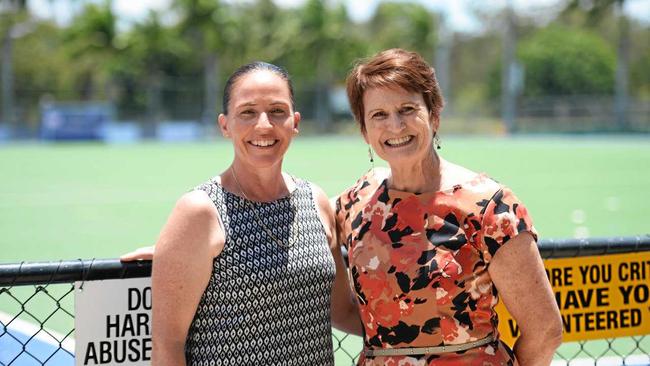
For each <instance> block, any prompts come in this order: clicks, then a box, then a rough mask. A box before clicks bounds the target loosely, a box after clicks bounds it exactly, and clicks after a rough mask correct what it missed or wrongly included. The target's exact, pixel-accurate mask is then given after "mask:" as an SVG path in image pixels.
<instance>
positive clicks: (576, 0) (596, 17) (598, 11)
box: [564, 0, 630, 130]
mask: <svg viewBox="0 0 650 366" xmlns="http://www.w3.org/2000/svg"><path fill="white" fill-rule="evenodd" d="M624 4H625V0H591V1H587V2H585V1H580V0H570V1H569V3H568V4H567V7H566V9H565V11H564V12H565V13H571V12H575V11H576V10H577V9H580V8H582V9H586V11H587V24H588V25H591V26H594V25H597V24H599V23H600V22H601V21H602V20H603V19H604V18H605V17H606V16H607V14H609V13H612V12H615V13H616V17H617V18H618V19H617V28H618V41H617V47H616V74H615V75H616V84H615V85H616V87H615V98H616V107H615V109H616V119H617V124H618V126H619V128H620V129H621V130H624V129H626V128H627V124H628V120H627V119H628V116H627V115H628V113H627V107H628V99H629V95H628V94H629V74H630V70H629V69H630V68H629V64H630V22H629V19H628V18H627V16H626V15H625V13H624V12H623V5H624Z"/></svg>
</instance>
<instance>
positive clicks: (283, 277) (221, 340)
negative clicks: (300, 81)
mask: <svg viewBox="0 0 650 366" xmlns="http://www.w3.org/2000/svg"><path fill="white" fill-rule="evenodd" d="M299 122H300V114H299V113H298V112H296V111H295V108H294V97H293V88H292V86H291V81H290V79H289V76H288V75H287V73H286V71H284V69H282V68H280V67H278V66H275V65H271V64H267V63H263V62H255V63H251V64H248V65H244V66H242V67H241V68H239V69H238V70H237V71H235V72H234V73H233V74H232V75H231V77H230V78H229V79H228V82H227V83H226V86H225V91H224V100H223V114H221V115H219V120H218V123H219V127H220V129H221V132H222V134H223V135H224V136H225V137H226V138H228V139H230V140H231V141H232V143H233V147H234V159H233V161H232V164H231V165H230V167H229V168H228V169H226V170H225V171H224V172H223V173H221V174H220V175H218V176H216V177H214V178H212V179H210V180H209V181H207V182H205V183H203V184H201V185H199V186H198V187H197V188H196V189H195V190H193V191H191V192H189V193H187V194H185V195H184V196H183V197H181V199H180V200H179V201H178V203H177V204H176V207H175V208H174V210H173V211H172V213H171V215H170V217H169V219H168V221H167V223H166V224H165V226H164V227H163V229H162V232H161V234H160V237H159V239H158V241H157V243H156V246H155V257H156V258H155V261H154V262H153V270H152V296H153V298H152V301H153V309H152V312H153V314H152V331H153V334H152V338H153V350H152V352H153V354H152V364H154V365H157V366H159V365H174V366H178V365H185V364H187V365H215V364H217V365H237V366H239V365H248V364H258V365H296V366H303V365H333V364H334V360H333V351H332V334H331V326H332V323H333V325H334V326H336V327H338V328H340V329H342V330H345V331H354V332H359V331H360V325H359V322H358V316H357V312H356V310H355V308H354V306H353V301H352V300H351V299H352V296H351V294H350V290H349V286H348V283H347V280H346V274H345V267H344V265H343V262H342V257H341V252H340V248H339V247H338V245H336V242H335V240H336V233H335V224H334V214H333V211H332V209H331V207H330V205H329V201H328V199H327V197H326V196H325V194H324V193H323V191H322V190H321V189H320V188H318V187H316V186H315V185H313V184H311V183H309V182H307V181H304V180H301V179H299V178H296V177H293V176H291V175H288V174H286V173H283V172H282V161H283V157H284V154H285V152H286V151H287V148H288V147H289V144H290V142H291V140H292V139H293V137H294V136H295V135H296V134H297V133H298V124H299ZM152 255H153V250H152V249H145V250H140V251H136V252H133V253H131V254H129V255H126V256H124V258H123V259H126V260H128V259H134V258H139V257H151V256H152ZM331 299H333V300H334V301H332V302H331ZM330 310H331V315H332V318H331V319H332V322H330Z"/></svg>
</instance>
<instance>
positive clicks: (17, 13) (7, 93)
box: [0, 0, 27, 123]
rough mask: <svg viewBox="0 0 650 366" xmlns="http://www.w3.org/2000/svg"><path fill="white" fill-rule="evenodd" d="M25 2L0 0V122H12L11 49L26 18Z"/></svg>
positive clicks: (12, 76)
mask: <svg viewBox="0 0 650 366" xmlns="http://www.w3.org/2000/svg"><path fill="white" fill-rule="evenodd" d="M26 7H27V2H26V0H0V48H1V50H0V59H1V60H0V80H1V82H2V87H1V88H0V89H1V90H0V91H1V93H2V116H1V117H0V118H1V119H0V122H2V121H4V122H6V123H12V122H13V121H14V117H15V116H14V109H13V105H14V85H13V78H14V72H13V48H14V45H13V43H14V39H16V38H19V37H20V33H22V31H21V30H20V27H21V26H23V27H25V26H26V25H27V23H22V21H24V19H25V18H26V14H25V9H26Z"/></svg>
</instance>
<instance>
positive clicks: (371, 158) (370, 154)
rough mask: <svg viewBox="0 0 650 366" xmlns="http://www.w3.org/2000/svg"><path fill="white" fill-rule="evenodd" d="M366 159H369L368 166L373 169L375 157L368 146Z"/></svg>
mask: <svg viewBox="0 0 650 366" xmlns="http://www.w3.org/2000/svg"><path fill="white" fill-rule="evenodd" d="M368 158H369V159H370V165H372V168H373V169H374V168H375V156H374V155H373V154H372V148H371V147H370V145H368Z"/></svg>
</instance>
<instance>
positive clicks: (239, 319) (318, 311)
mask: <svg viewBox="0 0 650 366" xmlns="http://www.w3.org/2000/svg"><path fill="white" fill-rule="evenodd" d="M296 185H297V188H296V189H295V190H294V191H293V192H292V193H291V194H290V195H289V196H287V197H284V198H281V199H279V200H277V201H273V202H268V203H259V202H253V201H248V202H247V200H246V199H244V198H242V197H239V196H237V195H235V194H233V193H230V192H228V191H226V190H225V189H224V188H223V186H222V185H221V184H219V183H218V181H217V180H216V179H215V178H213V179H211V180H210V181H208V182H206V183H204V184H202V185H200V186H199V187H197V189H200V190H203V191H205V192H206V193H207V194H208V195H209V196H210V198H211V199H212V201H213V202H214V204H215V205H216V207H217V211H218V212H219V216H220V217H221V221H222V224H223V227H224V229H225V230H224V232H225V237H226V240H225V245H224V248H223V251H222V252H221V254H219V255H218V256H217V257H216V258H215V259H214V265H213V268H212V275H211V277H210V281H209V283H208V286H207V287H206V289H205V291H204V293H203V296H202V297H201V301H200V302H199V305H198V307H197V310H196V314H195V315H194V320H193V321H192V324H191V325H190V329H189V333H188V335H187V339H186V344H185V358H186V360H187V364H188V365H223V366H228V365H237V366H240V365H287V366H290V365H296V366H304V365H334V359H333V351H332V329H331V323H330V297H331V288H332V283H333V281H334V276H335V272H336V267H335V264H334V260H333V258H332V254H331V252H330V249H329V245H328V242H327V238H326V235H325V231H324V229H323V225H322V223H321V221H320V219H319V215H318V210H317V208H316V203H315V201H314V198H313V195H312V189H311V185H310V183H309V182H306V181H303V180H299V179H296ZM251 204H252V206H253V208H254V209H255V210H257V216H258V217H259V218H260V219H262V220H264V223H265V225H266V226H267V228H268V229H270V230H271V231H272V233H273V235H275V236H276V237H277V238H278V239H280V240H282V242H283V243H289V240H288V236H289V235H291V236H293V239H292V240H291V242H292V243H294V244H293V246H292V247H290V248H285V247H282V246H280V245H278V244H277V243H276V242H275V241H274V240H273V239H272V238H270V237H269V236H268V234H267V233H266V232H265V231H264V229H263V228H262V227H261V226H260V225H259V223H257V221H256V217H255V215H254V214H253V212H251Z"/></svg>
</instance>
